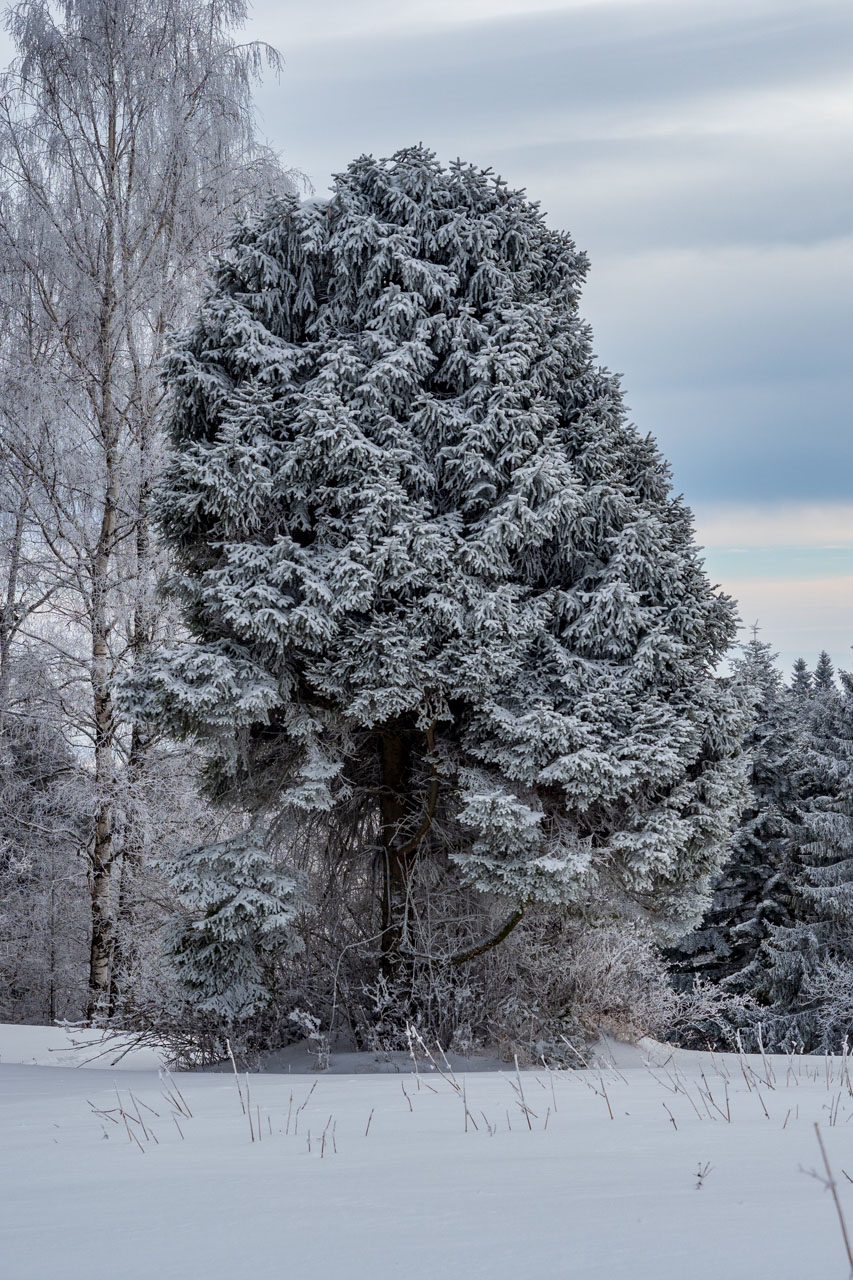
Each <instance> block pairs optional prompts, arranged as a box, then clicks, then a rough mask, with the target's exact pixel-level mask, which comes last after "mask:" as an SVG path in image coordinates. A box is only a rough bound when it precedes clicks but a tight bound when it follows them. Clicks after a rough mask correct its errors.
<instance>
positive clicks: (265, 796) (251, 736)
mask: <svg viewBox="0 0 853 1280" xmlns="http://www.w3.org/2000/svg"><path fill="white" fill-rule="evenodd" d="M586 266H587V263H586V259H585V257H584V256H583V255H582V254H581V253H579V252H578V251H577V249H576V248H575V246H574V244H573V242H572V240H571V239H570V238H569V236H568V235H566V234H563V233H560V232H556V231H554V230H551V229H550V228H549V227H548V226H547V225H546V224H545V222H544V220H543V217H542V215H541V213H540V212H539V210H538V207H537V206H536V205H534V204H531V203H530V202H529V201H528V200H527V199H526V198H525V196H524V195H523V194H522V193H520V192H518V191H513V190H511V189H509V188H507V187H506V186H505V185H504V183H503V182H501V181H500V180H498V179H496V178H495V177H494V176H492V175H491V173H490V172H488V171H485V172H483V171H479V170H477V169H475V168H471V167H468V166H467V165H463V164H462V163H456V164H453V165H452V166H451V167H450V168H449V169H444V168H442V167H441V166H440V165H439V164H438V163H437V162H436V160H435V158H434V157H433V156H432V155H431V154H430V153H429V152H427V151H425V150H423V149H419V148H415V149H411V150H407V151H403V152H400V153H398V154H397V155H396V156H394V157H393V158H392V159H390V160H384V161H376V160H374V159H372V158H370V157H362V158H361V159H359V160H357V161H355V162H354V163H353V164H352V165H350V167H349V168H348V169H347V171H346V172H345V173H343V174H342V175H339V176H338V177H337V179H336V181H335V185H334V191H333V195H332V197H331V199H330V200H328V201H327V202H309V203H303V204H300V203H299V202H298V201H297V200H295V199H292V198H283V199H279V200H276V201H275V202H273V203H271V204H270V206H269V207H268V208H267V210H266V211H265V212H264V213H263V215H262V216H261V217H260V218H259V219H258V221H257V222H256V223H254V224H252V225H247V226H244V227H242V228H241V229H240V230H239V232H238V233H237V234H236V235H235V238H234V240H233V244H232V246H231V250H230V253H229V254H228V255H227V256H226V258H225V259H224V260H222V261H221V262H220V263H219V265H218V267H217V268H216V270H215V274H214V277H213V279H212V282H211V285H210V288H209V291H208V295H207V298H206V301H205V302H204V304H203V306H202V308H201V310H200V313H199V315H198V319H197V321H196V323H195V326H194V327H193V329H192V330H191V332H189V334H188V335H187V336H186V337H185V338H184V339H183V340H182V341H181V342H180V343H179V345H178V346H177V348H176V350H175V351H174V353H173V354H172V356H171V358H170V360H169V362H168V367H167V379H168V384H169V387H170V391H171V419H170V427H171V438H172V455H171V460H170V461H169V463H168V467H167V471H166V475H165V479H164V481H163V482H162V485H161V488H160V494H159V503H160V510H161V512H162V529H163V532H164V535H165V537H166V539H167V540H168V542H169V543H170V544H171V547H172V549H173V551H174V555H175V559H176V566H177V567H176V573H175V576H174V580H173V590H174V592H175V593H176V595H177V597H178V598H179V600H180V601H181V602H182V605H183V608H184V612H185V617H186V620H187V623H188V626H189V628H190V631H191V639H190V640H188V641H187V642H186V643H183V644H178V645H177V646H175V647H173V648H172V649H171V651H169V652H167V653H166V654H164V655H161V656H160V657H159V658H158V660H157V661H156V662H154V663H152V664H151V665H150V666H149V670H148V676H147V680H146V683H145V684H144V685H143V686H142V687H141V688H140V690H139V697H140V699H141V701H142V711H143V713H144V714H156V715H159V716H160V717H161V718H162V719H163V720H164V721H165V723H166V724H167V725H168V726H169V727H170V728H171V729H172V731H174V732H177V733H179V734H180V733H188V732H193V733H197V734H199V735H201V736H202V737H203V738H205V739H207V741H208V743H209V745H210V752H211V761H210V766H209V784H210V787H211V789H212V791H213V792H214V793H215V794H219V795H227V796H229V797H232V798H233V797H234V796H235V795H239V796H242V797H243V799H244V801H245V802H246V803H247V804H248V805H249V806H250V807H252V808H253V809H255V810H258V811H260V810H263V809H269V810H270V811H272V812H275V813H276V814H277V815H279V820H280V821H281V822H285V823H289V824H291V825H290V830H291V831H292V832H293V833H294V834H293V847H294V849H296V848H299V849H308V850H309V853H308V854H306V855H305V856H306V858H308V859H309V861H310V860H311V859H313V860H314V862H313V863H312V865H316V863H317V860H318V859H321V860H324V865H326V866H327V867H332V868H337V867H340V866H346V867H347V868H349V872H348V874H350V875H352V874H354V873H353V868H357V867H362V868H364V877H365V878H364V880H363V882H362V883H363V884H369V876H370V872H371V868H373V869H374V872H375V873H378V880H377V888H376V891H375V895H374V896H373V898H372V900H373V902H374V903H375V911H376V915H375V916H374V918H373V920H372V921H370V920H369V919H365V920H363V922H362V926H361V936H362V939H363V940H364V941H367V940H369V939H370V937H375V938H376V939H377V940H378V945H377V948H376V950H377V952H379V953H381V955H382V956H383V957H384V959H383V967H384V969H385V972H386V973H388V972H395V971H396V972H399V971H400V963H401V957H405V955H406V954H410V953H412V952H414V951H416V950H417V949H418V946H422V943H420V942H419V941H418V938H419V937H420V936H421V935H419V934H417V930H418V927H419V921H420V920H421V918H422V917H421V916H420V915H419V899H418V893H419V892H420V889H419V886H420V884H421V879H420V877H421V874H422V872H423V870H424V868H426V867H432V868H439V869H440V874H441V875H442V876H443V881H442V884H443V885H444V887H445V888H446V887H447V886H448V885H449V884H454V883H455V884H456V885H457V886H468V887H469V889H470V888H471V887H473V888H474V889H476V890H477V891H478V892H479V894H480V895H481V897H480V899H479V900H480V901H481V902H482V903H486V904H491V905H492V908H494V904H495V903H498V904H499V903H500V902H501V901H502V902H503V903H504V906H503V911H502V915H501V918H502V919H503V918H504V917H506V916H507V915H508V918H507V919H506V920H505V923H504V925H503V927H502V928H499V929H494V931H493V932H492V930H493V922H488V928H486V924H487V917H486V916H482V917H480V918H479V922H478V917H476V916H474V917H472V915H471V912H470V902H471V897H470V893H468V894H467V896H466V899H465V900H466V902H467V903H468V904H469V905H468V907H466V911H467V915H466V919H465V921H460V922H459V928H458V934H457V938H458V941H459V944H460V945H461V948H462V949H461V951H459V952H457V954H456V955H455V956H453V955H451V956H448V957H447V958H449V959H455V960H457V961H459V960H462V959H467V958H469V957H471V956H473V955H474V954H476V953H477V952H478V951H480V950H482V945H486V943H488V942H489V941H494V940H495V939H497V938H500V937H502V936H504V935H505V933H506V932H507V931H508V929H509V928H510V926H511V925H512V924H513V923H514V922H515V921H516V920H517V919H518V918H519V917H520V915H521V913H522V912H523V910H524V908H525V905H526V904H528V903H542V902H546V903H551V904H555V905H556V904H563V905H566V904H568V905H571V906H576V907H583V906H585V905H587V904H589V903H596V902H599V903H601V902H605V901H606V902H607V903H609V904H610V907H609V909H611V910H617V911H620V912H625V913H628V914H630V915H632V916H634V917H640V918H645V919H647V920H650V921H652V922H653V923H654V924H655V925H656V926H658V927H659V928H661V929H662V930H663V931H667V930H668V931H669V932H670V934H671V933H673V932H679V933H681V932H683V931H684V928H685V926H686V925H687V924H689V923H690V922H691V921H692V920H693V919H694V918H695V913H696V911H697V907H698V906H699V905H700V903H701V900H702V892H703V891H704V888H705V885H706V882H707V877H708V876H709V875H710V874H711V873H713V872H714V871H715V870H716V868H717V867H718V864H719V862H720V859H721V856H722V854H723V852H724V850H725V848H726V843H727V840H728V837H729V835H730V831H731V826H732V824H733V822H734V820H735V817H736V814H737V811H738V807H739V804H740V801H741V795H742V764H741V762H740V760H739V759H737V756H738V751H739V745H740V738H741V731H742V712H741V705H740V701H739V699H738V696H737V693H736V691H734V690H733V689H732V687H731V686H730V685H729V683H728V682H727V681H725V680H722V679H719V678H717V677H716V676H715V675H714V670H715V667H716V665H717V663H718V660H719V658H720V656H721V654H722V653H723V652H724V650H725V649H726V648H727V646H728V644H729V643H730V641H731V638H732V635H733V630H734V608H733V605H732V602H731V601H730V600H729V599H727V598H726V597H724V596H721V595H719V594H716V593H715V592H714V591H712V590H711V588H710V586H709V583H708V581H707V578H706V576H705V573H704V571H703V568H702V564H701V561H700V558H699V556H698V553H697V550H696V548H695V546H694V543H693V534H692V519H691V514H690V512H689V510H688V509H687V508H686V507H685V505H684V503H683V502H682V501H681V499H680V498H678V497H675V496H674V495H673V493H672V491H671V487H670V479H669V472H668V468H667V466H666V464H665V463H664V462H663V460H662V459H661V456H660V454H659V453H658V450H657V448H656V446H655V444H654V442H653V441H652V440H651V439H650V438H648V437H645V438H644V437H642V436H641V435H639V434H638V432H637V431H636V429H635V428H634V427H633V426H632V425H630V423H629V422H628V421H627V419H626V414H625V409H624V406H623V403H622V399H621V395H620V390H619V385H618V382H617V380H616V379H615V378H614V377H613V376H612V375H611V374H609V373H608V372H607V371H606V370H604V369H602V368H601V367H599V366H598V365H597V364H596V362H595V359H594V357H593V354H592V349H591V336H590V332H589V329H588V328H587V326H586V325H585V324H584V323H583V322H582V320H581V319H580V318H579V315H578V298H579V293H580V288H581V285H582V282H583V279H584V275H585V272H586ZM298 832H299V833H302V834H301V835H299V836H298V837H297V833H298ZM305 832H309V833H311V838H310V839H309V838H308V836H306V835H305ZM437 874H439V873H438V872H437ZM497 914H498V913H497V911H495V912H494V915H495V917H497ZM444 915H445V917H446V916H447V911H446V910H445V911H444ZM481 930H485V941H483V938H482V937H480V931H481ZM479 943H482V945H478V944H479ZM403 967H404V968H405V966H403Z"/></svg>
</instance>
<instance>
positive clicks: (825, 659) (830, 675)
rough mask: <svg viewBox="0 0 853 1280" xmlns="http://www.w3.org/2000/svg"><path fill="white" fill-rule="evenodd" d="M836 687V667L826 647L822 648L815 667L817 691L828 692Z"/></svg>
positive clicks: (815, 687)
mask: <svg viewBox="0 0 853 1280" xmlns="http://www.w3.org/2000/svg"><path fill="white" fill-rule="evenodd" d="M834 688H835V668H834V667H833V665H832V659H831V658H830V656H829V654H828V653H827V652H826V650H825V649H821V651H820V655H819V657H818V660H817V662H816V664H815V669H814V689H815V693H828V692H829V691H830V690H831V689H834Z"/></svg>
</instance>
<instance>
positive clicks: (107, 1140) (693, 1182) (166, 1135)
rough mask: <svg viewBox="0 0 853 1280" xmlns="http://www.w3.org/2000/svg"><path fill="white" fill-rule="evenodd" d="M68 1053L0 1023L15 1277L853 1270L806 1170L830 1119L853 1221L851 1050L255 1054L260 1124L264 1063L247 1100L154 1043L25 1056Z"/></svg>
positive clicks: (6, 1205)
mask: <svg viewBox="0 0 853 1280" xmlns="http://www.w3.org/2000/svg"><path fill="white" fill-rule="evenodd" d="M75 1054H76V1055H77V1057H78V1058H85V1057H91V1053H87V1052H83V1051H78V1050H74V1049H72V1048H71V1047H70V1046H69V1040H68V1037H67V1035H66V1034H65V1033H64V1032H57V1031H56V1030H53V1029H43V1028H18V1027H11V1028H8V1027H7V1028H0V1223H1V1224H2V1230H0V1274H2V1276H3V1277H4V1280H78V1278H79V1280H84V1278H85V1280H137V1278H139V1280H142V1278H143V1277H145V1280H152V1278H155V1277H156V1278H157V1280H167V1278H170V1277H175V1278H177V1277H180V1280H249V1278H250V1277H252V1278H254V1277H263V1278H264V1280H267V1278H270V1280H273V1278H274V1280H277V1278H278V1277H282V1278H284V1277H299V1278H300V1280H302V1278H303V1277H312V1276H320V1277H322V1276H326V1275H342V1276H346V1277H348V1278H349V1280H362V1278H364V1280H368V1278H369V1280H391V1278H392V1277H393V1278H394V1280H397V1277H402V1278H403V1280H426V1278H427V1277H429V1278H430V1280H432V1278H433V1277H441V1278H444V1280H456V1278H457V1277H458V1278H459V1280H476V1278H478V1277H483V1278H484V1280H486V1278H488V1280H510V1278H512V1280H534V1278H535V1280H539V1278H540V1277H545V1278H547V1280H621V1278H622V1277H626V1278H630V1280H712V1278H713V1280H720V1277H725V1278H726V1280H747V1277H749V1280H765V1278H767V1280H771V1278H772V1280H813V1278H814V1280H834V1278H835V1277H837V1278H838V1280H843V1278H844V1277H847V1276H848V1273H849V1268H848V1264H847V1259H846V1253H845V1250H844V1243H843V1239H842V1235H841V1231H840V1228H839V1224H838V1220H837V1217H836V1212H835V1208H834V1205H833V1200H832V1197H831V1195H830V1194H829V1193H828V1192H827V1191H826V1190H825V1189H824V1187H823V1186H822V1185H821V1183H820V1182H819V1181H817V1180H815V1179H814V1178H812V1177H809V1176H807V1173H806V1172H803V1170H810V1169H815V1168H817V1169H820V1170H822V1162H821V1154H820V1149H819V1146H818V1142H817V1137H816V1134H815V1129H814V1122H815V1121H818V1122H819V1123H820V1131H821V1136H822V1137H823V1139H824V1142H825V1144H826V1149H827V1152H828V1155H829V1159H830V1163H831V1165H832V1167H833V1169H834V1172H835V1175H836V1177H837V1180H838V1188H839V1195H840V1197H841V1202H842V1205H843V1207H844V1208H845V1210H846V1212H847V1214H848V1217H849V1219H850V1222H851V1227H853V1182H851V1181H849V1180H848V1178H847V1176H846V1174H849V1175H850V1176H851V1177H853V1127H851V1126H850V1125H849V1124H848V1121H849V1120H851V1118H853V1096H851V1089H850V1088H849V1085H848V1080H847V1073H846V1069H845V1067H844V1064H843V1063H842V1062H841V1060H840V1059H835V1060H834V1061H829V1062H826V1061H825V1060H824V1059H813V1058H811V1059H792V1060H790V1061H789V1060H787V1059H784V1058H781V1059H780V1058H773V1059H772V1060H771V1063H770V1065H769V1068H768V1064H765V1063H763V1062H762V1061H761V1059H760V1058H759V1059H756V1058H750V1059H749V1060H748V1061H747V1062H745V1063H743V1064H742V1063H741V1062H740V1061H739V1059H738V1058H737V1057H736V1056H727V1057H722V1058H720V1057H718V1058H716V1059H712V1058H711V1057H710V1056H709V1055H700V1054H686V1053H679V1054H678V1055H677V1056H676V1057H674V1058H672V1057H668V1051H666V1050H664V1049H662V1048H661V1047H659V1046H651V1045H650V1046H647V1047H646V1050H645V1051H640V1050H630V1049H623V1050H620V1051H619V1052H618V1053H617V1055H616V1062H617V1063H618V1067H616V1068H614V1067H609V1068H606V1069H602V1070H600V1071H598V1070H590V1071H582V1072H566V1073H559V1074H557V1073H548V1072H546V1071H544V1070H542V1071H531V1072H525V1073H522V1075H521V1077H520V1081H519V1080H517V1079H516V1077H515V1073H514V1070H513V1069H512V1068H507V1069H506V1070H505V1071H504V1072H503V1073H499V1072H482V1073H478V1072H470V1073H465V1074H464V1075H463V1074H459V1075H457V1076H456V1077H455V1085H454V1082H453V1081H451V1080H450V1079H449V1078H444V1077H442V1076H441V1075H439V1074H438V1073H437V1072H436V1071H434V1070H432V1071H424V1072H423V1073H422V1074H421V1075H420V1076H419V1077H416V1076H413V1075H403V1074H400V1075H396V1074H388V1073H384V1074H359V1075H341V1074H319V1073H314V1074H298V1075H297V1074H290V1075H288V1074H283V1075H273V1074H264V1075H254V1076H251V1077H250V1079H249V1094H250V1103H251V1111H252V1127H251V1131H250V1126H249V1120H248V1116H247V1115H246V1114H245V1113H244V1110H243V1105H244V1104H245V1093H246V1082H245V1078H244V1079H243V1080H242V1090H243V1102H242V1104H241V1097H240V1094H239V1093H238V1089H237V1086H236V1082H235V1079H234V1076H233V1075H231V1076H228V1075H223V1074H205V1075H202V1074H194V1075H188V1074H181V1075H179V1076H176V1077H174V1078H169V1077H168V1076H166V1077H158V1073H157V1071H156V1069H153V1068H152V1066H151V1061H150V1060H149V1059H148V1058H142V1059H137V1060H136V1061H133V1059H132V1058H124V1059H122V1061H121V1062H120V1063H117V1064H116V1065H114V1066H113V1065H106V1066H105V1065H104V1063H105V1061H106V1062H107V1063H110V1062H112V1059H111V1058H109V1059H106V1060H105V1059H104V1058H101V1059H98V1060H97V1062H96V1064H94V1065H90V1066H88V1067H86V1068H85V1069H78V1068H74V1067H71V1066H63V1065H57V1066H50V1067H47V1066H34V1065H30V1064H32V1062H33V1060H35V1061H36V1062H44V1061H47V1062H51V1063H53V1062H61V1061H62V1059H63V1056H66V1055H71V1057H72V1059H73V1057H74V1055H75ZM113 1056H115V1055H113ZM16 1059H18V1060H19V1061H18V1062H16V1061H15V1060H16ZM66 1060H68V1059H67V1057H66ZM703 1073H704V1074H703ZM774 1075H775V1078H774ZM519 1084H520V1087H521V1090H522V1092H523V1097H520V1096H519V1092H518V1091H519ZM524 1107H526V1108H528V1111H527V1113H525V1110H524V1109H523V1108H524ZM466 1110H467V1112H468V1117H467V1121H466ZM611 1111H612V1119H611ZM190 1112H191V1115H190V1114H189V1113H190ZM155 1113H156V1114H155ZM528 1121H529V1123H528ZM253 1137H254V1141H253V1140H252V1139H253ZM702 1169H704V1170H705V1173H704V1174H701V1175H700V1172H699V1171H700V1170H702Z"/></svg>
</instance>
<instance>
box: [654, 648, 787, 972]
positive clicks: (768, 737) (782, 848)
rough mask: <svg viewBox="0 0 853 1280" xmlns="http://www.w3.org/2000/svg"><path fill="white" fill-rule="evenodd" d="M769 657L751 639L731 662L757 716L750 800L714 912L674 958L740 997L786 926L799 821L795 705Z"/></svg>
mask: <svg viewBox="0 0 853 1280" xmlns="http://www.w3.org/2000/svg"><path fill="white" fill-rule="evenodd" d="M774 658H775V654H773V653H772V652H771V649H770V646H769V645H768V644H766V643H764V642H763V641H761V640H759V639H758V638H757V637H755V638H754V639H752V640H751V641H750V642H749V643H748V644H746V645H744V647H743V653H742V655H741V657H740V658H739V659H738V660H737V661H736V662H735V663H734V672H735V676H736V678H737V680H738V681H739V682H740V683H741V684H742V686H743V687H744V689H745V690H746V691H747V692H748V695H749V698H750V702H751V705H752V708H753V713H754V717H755V719H754V724H753V727H752V729H751V730H750V731H749V733H748V734H747V736H746V738H745V741H744V746H745V748H746V749H747V751H748V753H749V759H750V762H751V763H750V778H749V780H750V798H749V801H748V803H747V805H746V808H745V809H744V811H743V814H742V816H741V820H740V822H739V824H738V826H737V828H736V830H735V832H734V835H733V837H732V844H731V853H730V856H729V857H728V859H727V861H726V864H725V866H724V867H723V869H722V871H721V873H720V875H719V878H718V879H717V881H716V883H715V885H714V897H713V901H712V904H711V907H710V909H709V911H708V912H707V914H706V915H705V917H704V919H703V921H702V924H701V926H700V927H699V928H698V929H696V930H695V931H694V932H693V933H691V934H689V935H688V936H687V937H686V938H685V939H683V940H682V941H681V943H680V945H679V947H678V949H677V950H675V951H674V952H673V959H674V961H675V967H676V971H677V972H678V971H681V972H687V973H690V974H692V975H694V976H698V977H702V978H706V979H709V980H710V981H712V982H724V983H725V986H726V987H727V988H728V989H729V990H734V991H737V992H742V993H745V994H750V993H751V992H752V990H753V988H754V987H755V986H756V985H760V982H761V976H760V968H761V964H760V958H759V956H760V950H761V945H762V943H763V942H764V941H765V939H767V938H768V937H769V936H770V934H771V932H772V930H773V929H774V927H776V926H778V925H784V924H787V923H789V921H790V906H789V904H790V887H789V884H788V879H787V867H788V858H789V854H790V846H791V840H792V837H793V833H794V831H795V830H796V824H797V819H798V811H797V805H796V788H795V785H794V776H793V775H794V772H795V761H796V746H797V741H798V739H797V720H796V711H797V706H796V703H795V702H794V700H793V699H792V698H791V695H790V694H789V692H788V691H787V690H786V689H785V688H784V685H783V683H782V678H781V676H780V675H779V672H778V670H777V668H776V666H775V663H774Z"/></svg>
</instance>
